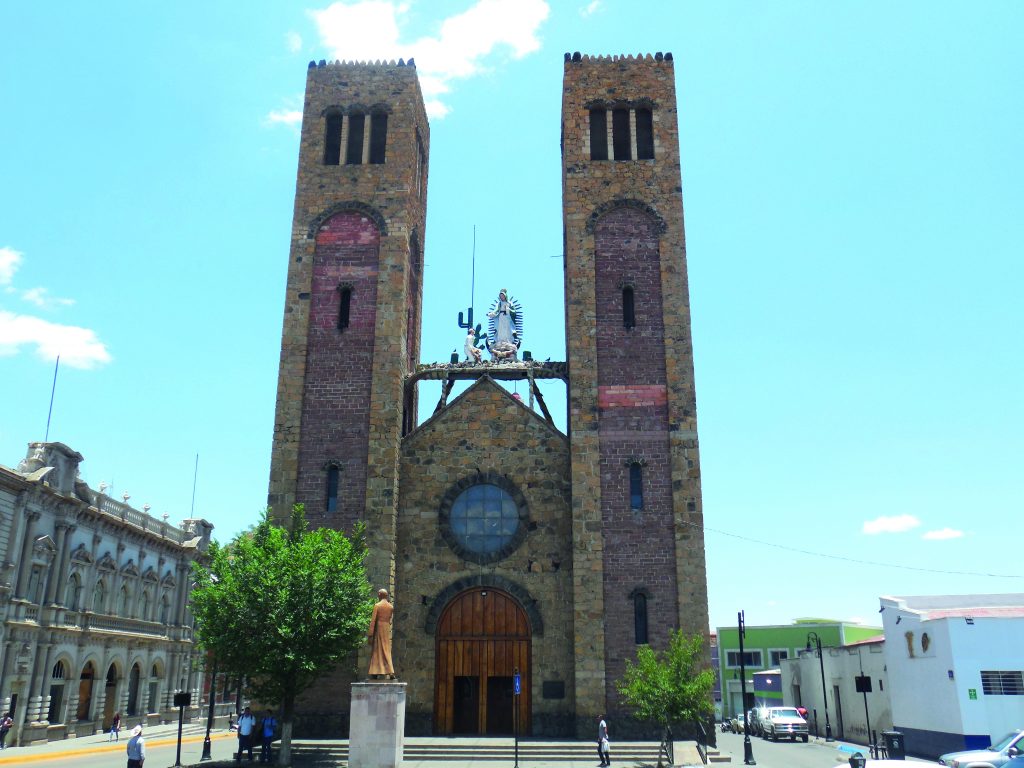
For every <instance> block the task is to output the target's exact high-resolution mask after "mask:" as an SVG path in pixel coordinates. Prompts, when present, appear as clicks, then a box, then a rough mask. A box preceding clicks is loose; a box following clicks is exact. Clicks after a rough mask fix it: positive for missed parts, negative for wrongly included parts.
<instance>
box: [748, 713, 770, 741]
mask: <svg viewBox="0 0 1024 768" xmlns="http://www.w3.org/2000/svg"><path fill="white" fill-rule="evenodd" d="M767 716H768V707H754V708H753V709H751V710H750V711H749V712H747V723H749V725H750V735H751V736H761V735H762V734H763V733H764V719H765V717H767Z"/></svg>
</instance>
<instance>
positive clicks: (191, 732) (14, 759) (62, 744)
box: [0, 722, 238, 765]
mask: <svg viewBox="0 0 1024 768" xmlns="http://www.w3.org/2000/svg"><path fill="white" fill-rule="evenodd" d="M130 734H131V729H124V728H122V729H121V738H120V741H109V739H110V734H109V733H100V734H96V735H95V736H80V737H79V738H77V739H61V740H60V741H48V742H46V743H45V744H36V745H34V746H26V747H12V746H10V745H9V744H8V746H7V748H6V749H4V750H0V765H24V764H26V763H31V762H38V761H41V760H52V759H54V758H68V757H81V756H84V755H97V754H102V753H104V752H111V753H113V752H117V753H118V754H120V753H122V752H124V749H125V745H126V744H127V743H128V739H129V737H130ZM143 736H144V737H145V739H146V746H147V747H157V746H168V745H172V744H177V743H178V724H177V723H168V724H167V725H154V726H150V727H149V728H146V729H145V731H144V732H143ZM205 738H206V723H205V722H204V723H203V724H201V725H200V724H199V723H191V724H189V723H186V724H185V726H184V727H183V728H182V731H181V743H182V744H194V743H196V742H202V741H203V740H204V739H205ZM237 738H238V737H237V736H236V735H235V732H234V731H226V730H215V731H212V732H211V733H210V740H211V741H213V740H215V739H216V740H219V739H237Z"/></svg>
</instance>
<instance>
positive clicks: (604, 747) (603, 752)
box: [597, 715, 612, 766]
mask: <svg viewBox="0 0 1024 768" xmlns="http://www.w3.org/2000/svg"><path fill="white" fill-rule="evenodd" d="M597 756H598V758H600V760H601V765H604V766H608V765H611V764H612V758H611V755H610V754H609V746H608V723H607V721H605V719H604V715H601V717H600V719H599V722H598V724H597Z"/></svg>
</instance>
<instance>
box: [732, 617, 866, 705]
mask: <svg viewBox="0 0 1024 768" xmlns="http://www.w3.org/2000/svg"><path fill="white" fill-rule="evenodd" d="M811 632H815V633H817V635H818V637H820V638H821V646H822V647H823V648H827V647H836V646H842V645H846V644H847V643H855V642H858V641H860V640H866V639H867V638H869V637H876V636H878V635H880V634H881V633H882V629H881V627H868V626H865V625H863V624H851V623H849V622H846V621H834V620H832V619H796V620H795V621H794V622H793V623H792V624H776V625H771V626H765V627H752V626H750V625H747V634H746V636H745V637H744V639H743V654H744V657H745V658H744V660H743V661H744V663H745V667H746V674H747V706H746V707H743V706H742V705H741V698H742V697H741V695H740V693H741V682H740V638H739V630H738V628H737V627H718V630H717V633H718V667H719V670H720V671H721V675H722V714H723V715H725V716H731V715H736V714H739V713H740V711H741V710H743V709H749V708H750V707H752V706H754V679H753V673H755V672H760V671H762V670H765V669H778V668H779V662H781V661H782V659H792V658H795V657H796V654H797V651H801V650H804V649H805V648H806V647H807V640H808V635H809V633H811ZM781 703H782V702H781V701H780V702H779V704H780V705H781Z"/></svg>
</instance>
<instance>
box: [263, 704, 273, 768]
mask: <svg viewBox="0 0 1024 768" xmlns="http://www.w3.org/2000/svg"><path fill="white" fill-rule="evenodd" d="M275 730H277V719H276V718H275V717H274V713H273V712H271V711H270V710H269V709H268V710H267V714H266V715H265V716H264V718H263V720H262V721H261V722H260V762H261V763H269V762H270V745H271V744H273V743H274V731H275Z"/></svg>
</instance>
